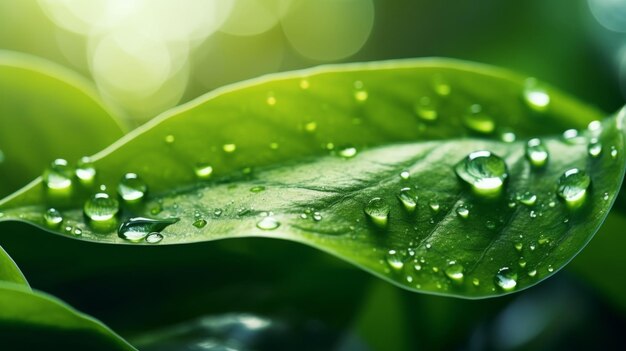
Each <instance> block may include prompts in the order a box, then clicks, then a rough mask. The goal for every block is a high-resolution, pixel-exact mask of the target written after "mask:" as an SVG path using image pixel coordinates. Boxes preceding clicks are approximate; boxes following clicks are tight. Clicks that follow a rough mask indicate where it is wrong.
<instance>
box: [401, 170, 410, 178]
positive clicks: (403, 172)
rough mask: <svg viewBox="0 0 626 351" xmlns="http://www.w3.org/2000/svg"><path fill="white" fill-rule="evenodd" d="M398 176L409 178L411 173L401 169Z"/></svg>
mask: <svg viewBox="0 0 626 351" xmlns="http://www.w3.org/2000/svg"><path fill="white" fill-rule="evenodd" d="M400 178H402V179H403V180H408V179H409V178H411V173H409V171H402V172H400Z"/></svg>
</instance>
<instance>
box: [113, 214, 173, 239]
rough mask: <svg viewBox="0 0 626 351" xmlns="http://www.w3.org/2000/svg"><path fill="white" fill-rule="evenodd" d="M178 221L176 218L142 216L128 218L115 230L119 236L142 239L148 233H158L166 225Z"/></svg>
mask: <svg viewBox="0 0 626 351" xmlns="http://www.w3.org/2000/svg"><path fill="white" fill-rule="evenodd" d="M176 222H178V218H166V219H152V218H144V217H134V218H129V219H128V220H127V221H125V222H124V223H122V225H120V227H119V228H118V230H117V234H118V236H119V237H120V238H122V239H124V240H128V241H132V242H138V241H141V240H143V239H144V238H145V237H146V236H148V234H153V233H159V232H161V231H162V230H163V229H165V228H166V227H168V226H170V225H172V224H174V223H176Z"/></svg>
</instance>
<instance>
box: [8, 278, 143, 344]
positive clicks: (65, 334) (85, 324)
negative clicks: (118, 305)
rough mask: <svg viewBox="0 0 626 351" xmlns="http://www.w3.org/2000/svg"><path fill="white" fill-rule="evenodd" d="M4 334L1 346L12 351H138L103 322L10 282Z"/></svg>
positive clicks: (43, 294)
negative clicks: (46, 350)
mask: <svg viewBox="0 0 626 351" xmlns="http://www.w3.org/2000/svg"><path fill="white" fill-rule="evenodd" d="M0 333H1V334H2V339H1V340H0V346H2V347H3V348H7V349H11V350H32V349H51V348H52V349H85V348H88V349H90V350H135V348H134V347H132V346H131V345H130V344H128V343H127V342H126V341H124V340H123V339H122V338H121V337H119V336H118V335H117V334H115V333H114V332H113V331H111V330H110V329H109V328H107V327H106V326H104V325H103V324H102V323H100V322H99V321H97V320H95V319H93V318H91V317H89V316H87V315H84V314H82V313H80V312H78V311H76V310H74V309H73V308H71V307H69V306H68V305H66V304H65V303H63V302H61V301H59V300H58V299H56V298H54V297H52V296H49V295H47V294H45V293H41V292H36V291H30V289H28V288H27V287H24V286H21V285H17V284H14V283H9V282H0ZM33 335H37V337H33Z"/></svg>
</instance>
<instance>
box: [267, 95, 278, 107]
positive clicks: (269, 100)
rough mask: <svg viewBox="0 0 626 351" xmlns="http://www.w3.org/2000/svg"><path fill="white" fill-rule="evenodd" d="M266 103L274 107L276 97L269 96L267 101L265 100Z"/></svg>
mask: <svg viewBox="0 0 626 351" xmlns="http://www.w3.org/2000/svg"><path fill="white" fill-rule="evenodd" d="M265 102H266V103H267V105H268V106H274V105H276V97H275V96H274V95H273V94H271V93H270V94H269V95H268V96H267V99H265Z"/></svg>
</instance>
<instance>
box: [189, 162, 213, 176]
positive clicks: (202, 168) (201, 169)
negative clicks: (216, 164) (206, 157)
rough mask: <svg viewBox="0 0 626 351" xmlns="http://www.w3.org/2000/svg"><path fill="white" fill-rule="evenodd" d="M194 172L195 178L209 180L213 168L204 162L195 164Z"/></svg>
mask: <svg viewBox="0 0 626 351" xmlns="http://www.w3.org/2000/svg"><path fill="white" fill-rule="evenodd" d="M194 172H195V173H196V177H198V179H209V178H211V175H213V166H211V165H210V164H208V163H205V162H200V163H198V164H196V167H195V168H194Z"/></svg>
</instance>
